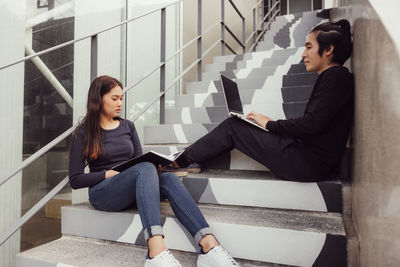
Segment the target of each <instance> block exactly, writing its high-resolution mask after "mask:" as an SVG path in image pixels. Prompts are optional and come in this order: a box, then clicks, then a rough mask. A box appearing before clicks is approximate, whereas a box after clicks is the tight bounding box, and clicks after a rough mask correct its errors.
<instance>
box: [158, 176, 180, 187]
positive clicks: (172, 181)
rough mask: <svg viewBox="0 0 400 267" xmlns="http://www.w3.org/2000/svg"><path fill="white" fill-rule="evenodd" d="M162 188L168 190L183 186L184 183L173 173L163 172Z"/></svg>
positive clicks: (161, 177) (161, 178)
mask: <svg viewBox="0 0 400 267" xmlns="http://www.w3.org/2000/svg"><path fill="white" fill-rule="evenodd" d="M159 179H160V187H163V188H164V189H168V188H171V187H176V186H180V185H182V181H181V180H180V179H179V177H178V176H176V175H175V174H174V173H172V172H163V173H161V174H160V178H159Z"/></svg>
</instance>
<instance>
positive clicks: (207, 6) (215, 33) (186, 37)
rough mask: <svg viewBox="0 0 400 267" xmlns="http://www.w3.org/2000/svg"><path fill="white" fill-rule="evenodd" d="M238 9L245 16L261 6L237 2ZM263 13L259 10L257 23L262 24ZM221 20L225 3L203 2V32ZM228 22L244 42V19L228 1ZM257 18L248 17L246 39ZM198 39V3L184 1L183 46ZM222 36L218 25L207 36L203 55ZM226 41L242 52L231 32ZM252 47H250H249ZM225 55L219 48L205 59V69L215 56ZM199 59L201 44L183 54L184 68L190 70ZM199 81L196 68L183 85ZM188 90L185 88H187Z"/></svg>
mask: <svg viewBox="0 0 400 267" xmlns="http://www.w3.org/2000/svg"><path fill="white" fill-rule="evenodd" d="M233 2H234V3H235V5H236V6H237V8H238V9H239V10H240V12H241V13H242V14H246V13H247V12H249V11H250V10H251V9H252V7H253V6H254V5H255V4H256V3H257V0H236V1H233ZM259 11H260V9H257V23H258V22H259V21H260V18H259ZM220 19H221V1H216V0H203V24H202V27H203V32H204V31H205V30H206V29H208V28H209V27H210V26H211V25H213V24H215V23H216V22H217V21H219V20H220ZM225 23H226V24H227V25H228V27H229V28H230V29H232V30H233V32H234V33H235V35H237V36H238V37H239V38H240V39H241V36H242V22H241V19H240V17H239V16H238V15H237V13H236V12H235V10H233V8H232V7H231V5H230V3H229V2H228V1H227V0H226V1H225ZM252 27H253V18H252V13H250V14H249V15H248V16H247V17H246V38H247V36H249V34H250V33H251V31H252ZM196 36H197V0H184V3H183V44H186V43H187V42H188V41H190V40H192V39H193V38H195V37H196ZM220 37H221V27H220V26H219V25H218V26H215V28H213V29H212V30H211V31H210V32H208V33H207V34H206V35H205V36H204V37H203V44H202V47H203V53H204V51H206V50H207V49H208V48H209V47H210V46H211V45H212V44H214V42H215V41H216V40H217V39H219V38H220ZM225 38H226V42H227V43H228V45H229V46H230V47H232V48H233V49H234V50H235V51H236V52H237V53H239V54H240V53H242V49H241V48H240V46H239V45H238V44H237V43H236V41H234V40H233V39H232V38H231V37H230V34H229V33H228V32H225ZM250 46H251V44H249V45H248V46H247V47H248V48H249V47H250ZM225 54H226V55H229V54H231V52H230V51H229V50H228V49H227V48H225ZM219 55H221V45H217V46H216V47H215V48H214V49H213V50H212V51H211V52H210V53H209V54H208V55H207V57H206V58H205V59H204V61H203V70H204V66H205V64H208V63H211V61H212V58H213V57H214V56H219ZM196 59H197V43H196V42H194V43H193V44H192V45H190V46H189V47H188V48H186V49H185V50H184V53H183V66H182V68H183V69H186V68H187V67H188V66H189V65H190V64H192V63H193V61H195V60H196ZM192 81H197V69H196V67H194V68H193V69H192V71H190V72H188V74H187V75H185V77H184V81H183V85H185V84H186V82H192ZM183 90H184V91H185V86H183Z"/></svg>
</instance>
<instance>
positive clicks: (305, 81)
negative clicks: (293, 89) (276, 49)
mask: <svg viewBox="0 0 400 267" xmlns="http://www.w3.org/2000/svg"><path fill="white" fill-rule="evenodd" d="M317 78H318V74H316V73H315V72H307V73H296V74H286V75H284V76H283V87H288V86H301V85H314V83H315V81H316V80H317Z"/></svg>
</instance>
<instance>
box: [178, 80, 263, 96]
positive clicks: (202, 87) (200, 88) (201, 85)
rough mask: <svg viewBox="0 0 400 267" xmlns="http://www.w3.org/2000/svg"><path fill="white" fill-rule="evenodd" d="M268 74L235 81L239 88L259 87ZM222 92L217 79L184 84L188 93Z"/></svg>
mask: <svg viewBox="0 0 400 267" xmlns="http://www.w3.org/2000/svg"><path fill="white" fill-rule="evenodd" d="M267 77H268V76H265V77H257V78H252V79H237V80H235V82H236V83H237V85H238V89H239V90H249V89H261V88H262V87H263V85H264V83H265V81H266V80H267ZM219 91H220V92H222V84H221V82H220V81H219V80H214V81H210V82H193V83H188V84H187V85H186V92H187V93H188V94H199V93H207V92H219Z"/></svg>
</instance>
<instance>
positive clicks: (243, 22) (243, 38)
mask: <svg viewBox="0 0 400 267" xmlns="http://www.w3.org/2000/svg"><path fill="white" fill-rule="evenodd" d="M242 43H243V54H244V53H246V18H244V17H243V18H242Z"/></svg>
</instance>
